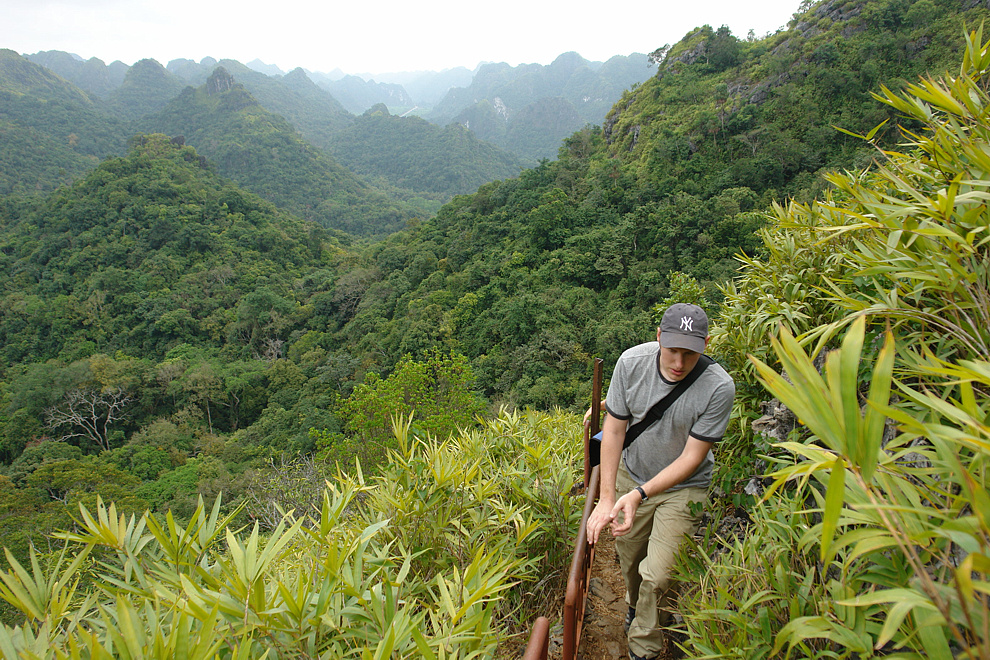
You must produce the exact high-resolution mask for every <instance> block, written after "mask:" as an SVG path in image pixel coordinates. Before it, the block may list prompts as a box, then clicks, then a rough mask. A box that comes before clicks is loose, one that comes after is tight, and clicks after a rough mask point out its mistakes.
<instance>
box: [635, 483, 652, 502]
mask: <svg viewBox="0 0 990 660" xmlns="http://www.w3.org/2000/svg"><path fill="white" fill-rule="evenodd" d="M636 490H638V491H639V494H640V496H641V497H642V498H643V499H642V500H640V501H641V502H645V501H646V500H648V499H650V498H649V496H648V495H647V494H646V491H645V490H643V487H642V486H636Z"/></svg>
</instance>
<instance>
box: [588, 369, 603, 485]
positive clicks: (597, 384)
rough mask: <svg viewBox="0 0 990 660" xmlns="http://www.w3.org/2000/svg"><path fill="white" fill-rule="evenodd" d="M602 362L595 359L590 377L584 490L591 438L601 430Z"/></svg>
mask: <svg viewBox="0 0 990 660" xmlns="http://www.w3.org/2000/svg"><path fill="white" fill-rule="evenodd" d="M604 362H605V361H604V360H602V359H601V358H595V361H594V367H593V369H592V376H591V422H590V423H591V428H590V429H585V433H584V488H585V490H587V489H588V486H589V483H588V482H589V481H590V480H591V468H592V465H591V463H592V461H591V436H593V435H595V434H596V433H598V432H599V431H601V430H602V427H601V425H602V410H601V407H602V365H603V364H604Z"/></svg>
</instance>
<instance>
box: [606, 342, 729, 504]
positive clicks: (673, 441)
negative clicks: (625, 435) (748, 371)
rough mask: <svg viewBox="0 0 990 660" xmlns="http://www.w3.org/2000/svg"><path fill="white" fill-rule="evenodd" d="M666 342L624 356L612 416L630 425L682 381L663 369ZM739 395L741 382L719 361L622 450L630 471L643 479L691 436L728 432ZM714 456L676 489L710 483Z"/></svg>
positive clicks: (611, 394)
mask: <svg viewBox="0 0 990 660" xmlns="http://www.w3.org/2000/svg"><path fill="white" fill-rule="evenodd" d="M659 359H660V343H659V342H657V341H651V342H647V343H645V344H640V345H639V346H633V347H632V348H630V349H628V350H626V351H625V352H623V353H622V355H621V356H620V357H619V361H618V362H617V363H616V365H615V370H614V371H613V372H612V380H611V382H610V383H609V388H608V396H607V397H606V398H605V409H606V410H607V411H608V414H609V415H612V416H613V417H616V418H618V419H624V420H628V423H629V426H632V425H633V424H635V423H637V422H638V421H639V420H641V419H643V417H645V416H646V413H647V412H649V410H650V408H652V407H653V405H654V404H655V403H656V402H657V401H659V400H660V399H661V398H663V397H664V396H666V395H667V394H668V393H669V392H670V391H671V390H672V389H674V387H675V386H676V385H677V383H676V382H671V381H668V380H666V379H665V378H664V377H663V376H662V375H661V374H660V362H659ZM735 394H736V386H735V383H733V382H732V377H731V376H729V374H727V373H726V372H725V369H723V368H722V367H721V366H719V365H718V364H712V365H710V366H709V367H708V368H707V369H706V370H705V371H704V373H702V374H701V376H700V377H699V378H698V380H696V381H695V382H694V384H692V385H691V387H689V388H688V389H687V390H685V391H684V393H683V394H682V395H681V396H680V398H678V399H677V401H675V402H674V404H673V405H671V406H670V408H668V409H667V412H665V413H664V416H663V418H662V419H661V420H660V421H659V422H656V423H655V424H653V425H652V426H650V427H649V428H647V429H646V430H645V431H644V432H643V433H642V435H640V436H639V437H638V438H637V439H636V441H635V442H633V443H632V444H631V445H630V446H629V447H628V448H627V449H625V450H624V451H623V452H622V458H623V461H624V462H625V465H626V469H627V470H629V474H630V475H631V476H632V477H633V479H635V480H636V481H637V482H638V483H640V484H643V483H646V482H647V481H649V480H650V479H652V478H653V477H654V476H656V475H657V474H658V473H659V472H660V471H661V470H663V469H664V468H665V467H667V466H668V465H670V464H671V463H673V462H674V460H675V459H676V458H677V457H678V456H680V455H681V452H682V451H683V450H684V445H686V444H687V439H688V436H689V435H691V436H694V437H695V438H697V439H699V440H703V441H705V442H717V441H718V440H720V439H721V438H722V436H723V435H724V434H725V428H726V427H727V426H728V424H729V415H730V413H731V412H732V400H733V398H734V397H735ZM713 465H714V459H713V458H712V452H711V451H709V452H708V455H707V456H706V457H705V460H703V461H702V462H701V465H699V466H698V469H697V470H696V471H695V472H694V474H693V475H691V476H690V477H688V478H687V479H685V480H684V481H683V482H681V483H680V484H678V485H677V486H674V487H673V488H671V490H679V489H681V488H688V487H692V486H697V487H700V488H708V485H709V483H710V482H711V477H712V467H713Z"/></svg>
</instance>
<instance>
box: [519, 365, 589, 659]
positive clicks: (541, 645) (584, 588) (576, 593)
mask: <svg viewBox="0 0 990 660" xmlns="http://www.w3.org/2000/svg"><path fill="white" fill-rule="evenodd" d="M593 378H594V380H593V382H592V402H591V421H590V424H588V426H585V427H584V487H585V496H584V512H583V513H582V515H581V526H580V527H579V528H578V534H577V540H576V541H575V542H574V555H573V556H572V557H571V568H570V571H569V572H568V574H567V593H566V595H565V596H564V614H563V619H564V639H563V642H562V646H563V649H562V651H561V656H560V658H561V660H576V658H577V650H578V646H579V645H580V641H581V631H582V629H583V627H584V611H585V607H586V606H587V604H588V586H589V585H590V584H591V567H592V565H593V564H594V561H595V546H594V545H592V544H589V543H588V518H589V517H590V516H591V512H592V511H594V509H595V504H596V503H597V502H598V488H599V479H598V470H599V466H598V465H591V460H590V459H589V446H590V444H591V436H592V435H594V434H595V433H598V431H599V430H600V426H601V398H602V360H601V359H600V358H595V362H594V376H593ZM549 635H550V621H549V620H548V619H547V618H546V617H542V616H541V617H540V618H538V619H537V620H536V623H535V624H534V625H533V632H532V633H531V634H530V638H529V645H528V646H527V647H526V653H525V655H524V656H523V660H546V658H547V653H548V649H549V642H550V640H549ZM541 649H542V650H541Z"/></svg>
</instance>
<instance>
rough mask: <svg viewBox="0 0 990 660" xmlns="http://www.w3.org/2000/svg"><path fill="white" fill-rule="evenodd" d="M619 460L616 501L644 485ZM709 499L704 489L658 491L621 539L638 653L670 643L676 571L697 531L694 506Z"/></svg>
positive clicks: (618, 542) (634, 649)
mask: <svg viewBox="0 0 990 660" xmlns="http://www.w3.org/2000/svg"><path fill="white" fill-rule="evenodd" d="M638 485H639V484H637V483H636V482H635V481H634V480H633V478H632V477H630V476H629V472H627V471H626V467H625V465H623V464H622V462H621V461H620V462H619V472H618V474H617V475H616V479H615V492H616V499H618V498H619V497H620V496H622V495H625V494H626V493H628V492H629V491H631V490H633V489H635V488H636V486H638ZM707 499H708V491H707V490H705V489H704V488H684V489H681V490H675V491H668V492H664V493H660V494H659V495H654V496H653V497H651V498H650V499H648V500H646V501H645V502H642V503H641V504H640V505H639V508H638V509H637V510H636V516H635V518H634V520H633V526H632V529H631V530H629V532H628V533H627V534H625V535H624V536H620V537H618V538H616V539H615V549H616V552H618V554H619V565H620V566H621V568H622V577H623V579H625V582H626V602H627V603H628V604H629V605H630V606H631V607H634V608H636V618H635V619H634V620H633V622H632V625H631V626H630V627H629V650H630V651H632V652H633V653H635V654H636V655H638V656H643V657H652V656H655V655H658V654H659V653H660V652H661V651H662V650H663V646H664V641H663V628H664V627H666V626H669V625H670V623H671V610H670V607H671V606H672V605H673V600H674V597H675V596H676V585H675V584H674V582H673V581H672V580H671V577H670V572H671V569H672V568H673V566H674V559H675V557H676V555H677V550H678V548H679V547H680V545H681V542H682V541H683V540H684V538H685V537H687V536H691V535H693V534H694V533H695V531H697V529H698V523H699V522H700V518H701V507H700V506H697V505H696V506H695V507H694V509H695V510H696V511H697V513H693V512H692V507H691V504H693V503H701V504H704V502H705V501H706V500H707Z"/></svg>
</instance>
